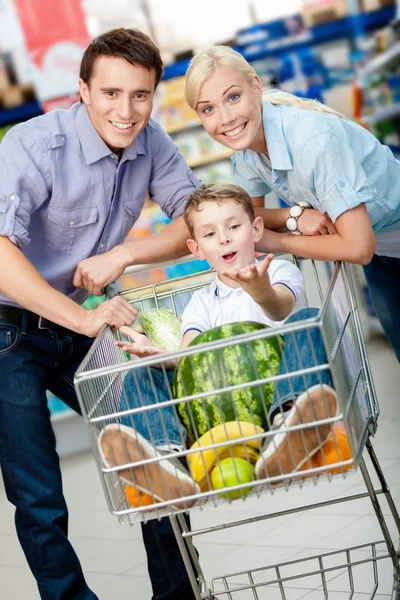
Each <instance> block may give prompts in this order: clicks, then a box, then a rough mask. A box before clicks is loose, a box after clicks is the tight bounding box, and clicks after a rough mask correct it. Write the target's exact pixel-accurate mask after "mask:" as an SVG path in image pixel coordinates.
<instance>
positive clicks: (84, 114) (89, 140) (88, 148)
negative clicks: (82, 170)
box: [75, 104, 146, 165]
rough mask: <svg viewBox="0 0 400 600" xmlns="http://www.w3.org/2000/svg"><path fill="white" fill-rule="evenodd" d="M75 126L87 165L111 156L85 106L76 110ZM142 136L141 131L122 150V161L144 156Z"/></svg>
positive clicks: (82, 105)
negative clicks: (140, 155)
mask: <svg viewBox="0 0 400 600" xmlns="http://www.w3.org/2000/svg"><path fill="white" fill-rule="evenodd" d="M75 125H76V132H77V135H78V138H79V141H80V143H81V146H82V151H83V155H84V157H85V160H86V164H87V165H91V164H93V163H95V162H97V161H98V160H100V159H102V158H104V157H106V156H110V155H111V154H113V152H112V151H111V150H110V148H109V147H108V146H107V144H106V143H105V142H104V141H103V140H102V138H101V137H100V135H99V133H98V132H97V130H96V128H95V126H94V125H93V123H92V121H91V120H90V117H89V114H88V111H87V108H86V105H85V104H81V105H80V107H79V108H78V111H77V113H76V117H75ZM143 135H144V132H143V131H142V132H141V133H140V134H139V135H138V137H137V138H136V140H135V141H134V142H133V143H132V144H131V145H130V146H128V147H127V148H125V149H124V151H123V154H122V160H123V161H125V160H133V159H135V158H136V157H137V155H138V154H146V151H145V147H144V144H143V139H141V138H143Z"/></svg>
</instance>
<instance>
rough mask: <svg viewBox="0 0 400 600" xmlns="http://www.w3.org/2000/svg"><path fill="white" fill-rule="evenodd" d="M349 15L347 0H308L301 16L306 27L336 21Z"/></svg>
mask: <svg viewBox="0 0 400 600" xmlns="http://www.w3.org/2000/svg"><path fill="white" fill-rule="evenodd" d="M347 15H348V6H347V0H306V1H304V3H303V7H302V9H301V16H302V18H303V22H304V25H305V26H306V27H316V26H317V25H321V24H322V23H327V22H329V21H336V20H337V19H342V18H343V17H346V16H347Z"/></svg>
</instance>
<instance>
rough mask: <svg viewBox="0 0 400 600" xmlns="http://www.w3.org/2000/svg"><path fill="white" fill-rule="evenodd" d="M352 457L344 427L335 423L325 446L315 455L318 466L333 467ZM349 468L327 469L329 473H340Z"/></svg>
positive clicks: (347, 466) (342, 424)
mask: <svg viewBox="0 0 400 600" xmlns="http://www.w3.org/2000/svg"><path fill="white" fill-rule="evenodd" d="M352 457H353V453H352V451H351V446H350V442H349V438H348V437H347V432H346V427H345V426H344V423H342V422H339V423H336V424H335V425H334V427H333V431H331V433H330V434H329V436H328V439H327V440H326V442H325V444H324V445H323V447H322V448H321V450H319V451H318V452H317V453H316V455H315V459H316V461H317V463H318V466H320V467H324V466H325V465H334V464H336V463H338V462H342V461H345V460H350V459H351V458H352ZM350 468H351V465H346V466H343V467H332V468H331V469H329V472H330V473H342V472H343V471H347V470H348V469H350Z"/></svg>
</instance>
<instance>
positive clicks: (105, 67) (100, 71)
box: [79, 56, 156, 153]
mask: <svg viewBox="0 0 400 600" xmlns="http://www.w3.org/2000/svg"><path fill="white" fill-rule="evenodd" d="M155 80H156V75H155V71H154V69H152V70H151V71H148V70H147V69H145V68H144V67H142V66H141V65H136V66H134V65H131V64H130V63H129V62H128V61H126V60H125V59H124V58H119V57H116V56H100V57H99V58H98V59H97V60H96V63H95V65H94V70H93V75H92V77H91V78H90V81H89V84H87V83H85V82H84V81H83V80H82V79H80V80H79V87H80V92H81V97H82V99H83V101H84V102H85V104H86V107H87V111H88V113H89V117H90V120H91V121H92V123H93V125H94V126H95V128H96V130H97V132H98V134H99V135H100V136H101V137H102V139H103V140H104V142H105V143H106V144H107V146H108V147H109V148H110V150H112V151H113V152H116V153H118V152H119V150H120V149H121V148H127V147H128V146H130V144H132V142H134V141H135V139H136V138H137V136H138V135H139V133H141V132H142V131H143V129H144V128H145V127H146V125H147V123H148V122H149V119H150V115H151V111H152V108H153V98H154V90H155Z"/></svg>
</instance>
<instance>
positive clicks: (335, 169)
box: [232, 100, 400, 238]
mask: <svg viewBox="0 0 400 600" xmlns="http://www.w3.org/2000/svg"><path fill="white" fill-rule="evenodd" d="M263 124H264V133H265V138H266V141H267V146H268V152H269V155H270V164H269V162H268V159H266V157H265V156H263V155H261V154H258V153H256V152H253V151H251V150H243V151H240V152H236V153H235V155H234V157H233V158H232V162H233V168H234V181H235V183H236V184H237V185H240V186H241V187H242V188H244V189H245V190H246V191H247V192H248V193H249V194H250V196H252V197H256V196H263V195H265V194H267V193H268V192H269V191H273V192H275V193H276V194H277V196H278V197H279V198H282V199H283V200H284V201H285V202H287V203H288V204H289V205H292V204H295V203H296V202H298V201H299V200H307V201H308V202H310V204H311V205H312V206H313V207H314V208H317V209H318V210H320V211H321V212H323V213H327V214H328V215H329V216H330V218H331V219H332V221H333V222H335V221H336V219H337V218H338V217H339V216H340V215H341V214H342V213H344V212H345V211H346V210H349V209H351V208H355V207H356V206H358V205H359V204H361V203H364V204H365V206H366V209H367V211H368V214H369V216H370V219H371V223H372V227H373V229H374V232H375V234H379V236H380V235H383V237H387V236H386V234H389V233H390V232H392V231H394V230H399V229H400V162H399V161H398V160H396V159H395V158H394V156H393V153H392V152H391V150H390V149H389V148H388V147H387V146H384V145H383V144H381V143H380V142H379V141H378V140H377V139H376V138H375V137H374V136H373V135H372V134H371V133H370V132H369V131H367V130H366V129H364V128H363V127H361V126H359V125H357V124H356V123H354V122H352V121H350V120H347V119H341V118H338V117H335V116H332V115H328V114H321V113H319V112H317V111H314V110H304V109H301V108H297V107H292V106H285V105H278V106H274V105H272V104H271V103H270V102H268V101H267V100H264V101H263ZM388 237H390V238H392V237H393V236H392V235H389V236H388Z"/></svg>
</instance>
